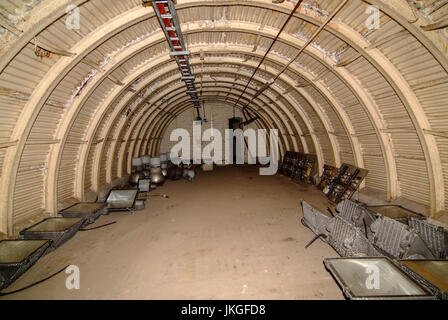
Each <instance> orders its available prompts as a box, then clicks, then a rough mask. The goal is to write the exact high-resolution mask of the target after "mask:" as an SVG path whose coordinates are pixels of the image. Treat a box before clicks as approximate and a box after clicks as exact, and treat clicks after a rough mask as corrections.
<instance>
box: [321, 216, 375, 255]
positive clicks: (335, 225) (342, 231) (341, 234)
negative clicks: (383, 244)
mask: <svg viewBox="0 0 448 320" xmlns="http://www.w3.org/2000/svg"><path fill="white" fill-rule="evenodd" d="M327 230H328V232H329V238H328V243H329V244H330V245H331V246H332V247H333V248H334V249H335V250H336V252H337V253H339V255H340V256H342V257H368V256H370V257H377V256H381V254H380V253H379V252H378V251H377V250H376V249H375V247H374V246H373V244H372V243H371V241H369V239H367V237H366V236H365V234H364V230H363V229H362V228H358V227H356V226H355V225H353V224H350V223H348V222H347V221H345V220H344V219H342V217H340V216H337V217H335V218H333V219H331V221H330V223H329V224H328V226H327Z"/></svg>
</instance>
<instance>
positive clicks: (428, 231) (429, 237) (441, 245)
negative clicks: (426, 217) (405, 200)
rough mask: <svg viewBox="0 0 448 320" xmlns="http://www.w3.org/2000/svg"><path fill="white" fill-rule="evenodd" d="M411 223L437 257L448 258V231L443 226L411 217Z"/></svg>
mask: <svg viewBox="0 0 448 320" xmlns="http://www.w3.org/2000/svg"><path fill="white" fill-rule="evenodd" d="M409 225H410V226H411V227H412V228H414V229H415V230H416V231H417V232H418V234H419V236H420V237H421V238H422V239H423V241H424V242H425V243H426V245H427V246H428V248H429V249H430V250H431V252H432V254H433V255H434V257H436V258H437V259H446V258H447V256H448V252H447V250H448V232H447V231H446V230H444V229H443V228H442V227H438V226H435V225H433V224H430V223H429V222H426V221H423V220H420V219H415V218H409Z"/></svg>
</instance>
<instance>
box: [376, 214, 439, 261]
mask: <svg viewBox="0 0 448 320" xmlns="http://www.w3.org/2000/svg"><path fill="white" fill-rule="evenodd" d="M371 230H372V232H373V233H374V234H375V236H374V239H373V243H374V245H375V246H376V247H378V248H379V249H380V250H382V251H384V252H385V253H386V254H387V255H389V256H391V257H392V258H396V259H434V258H435V257H434V256H433V254H432V253H431V251H430V250H429V248H428V247H427V245H426V244H425V242H424V241H423V240H422V239H421V238H420V236H419V235H418V233H417V232H416V231H415V230H414V229H412V228H409V227H408V226H406V225H404V224H402V223H400V222H398V221H395V220H393V219H390V218H387V217H379V218H378V219H377V220H376V221H375V222H374V223H373V224H372V226H371Z"/></svg>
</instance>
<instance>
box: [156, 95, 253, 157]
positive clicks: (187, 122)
mask: <svg viewBox="0 0 448 320" xmlns="http://www.w3.org/2000/svg"><path fill="white" fill-rule="evenodd" d="M205 114H206V118H207V119H208V122H207V123H204V122H203V123H202V132H204V131H205V130H207V129H210V128H211V127H212V126H213V128H214V129H216V130H219V132H220V133H221V135H222V137H223V138H224V134H225V129H228V128H229V119H230V118H232V117H233V116H234V114H233V108H232V106H230V105H228V104H223V103H214V104H211V103H208V104H206V105H205ZM201 116H202V117H203V112H202V110H201ZM195 117H196V112H195V110H193V108H191V109H189V110H187V111H185V112H184V113H182V114H180V115H179V116H178V117H177V118H176V119H175V120H174V121H173V122H172V123H171V124H170V126H169V127H168V129H167V130H166V132H165V135H164V136H163V137H162V143H161V147H160V152H161V153H164V152H169V151H170V150H171V148H172V147H173V146H174V145H175V144H176V143H177V141H174V142H172V141H170V134H171V132H172V131H173V130H174V129H176V128H182V129H186V130H187V131H188V132H189V133H190V136H191V141H190V145H191V146H190V149H191V152H193V146H192V145H193V120H194V119H195ZM235 117H239V118H242V119H243V120H244V117H243V115H242V113H241V111H240V110H239V109H236V110H235ZM248 128H250V129H254V130H257V129H258V127H257V125H256V123H255V122H252V123H251V124H250V125H248V126H246V127H245V128H244V129H248ZM207 144H209V142H202V147H203V148H204V147H205V146H206V145H207ZM222 149H223V150H222V154H223V157H224V156H225V145H224V141H223V146H222ZM246 149H247V148H245V161H246V162H247V150H246Z"/></svg>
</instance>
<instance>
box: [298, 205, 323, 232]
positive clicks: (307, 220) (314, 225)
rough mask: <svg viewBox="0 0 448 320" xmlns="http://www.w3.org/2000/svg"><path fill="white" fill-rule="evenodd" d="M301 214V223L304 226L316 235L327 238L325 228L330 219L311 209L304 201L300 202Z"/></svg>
mask: <svg viewBox="0 0 448 320" xmlns="http://www.w3.org/2000/svg"><path fill="white" fill-rule="evenodd" d="M302 212H303V219H302V223H303V224H304V225H305V226H307V227H308V228H310V229H311V231H313V232H314V234H316V235H319V234H324V235H326V236H328V231H327V229H326V226H327V224H328V223H329V222H330V217H328V216H326V215H325V214H323V213H322V212H320V211H319V210H317V209H315V208H313V207H312V206H310V205H309V204H308V203H307V202H306V201H302Z"/></svg>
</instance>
